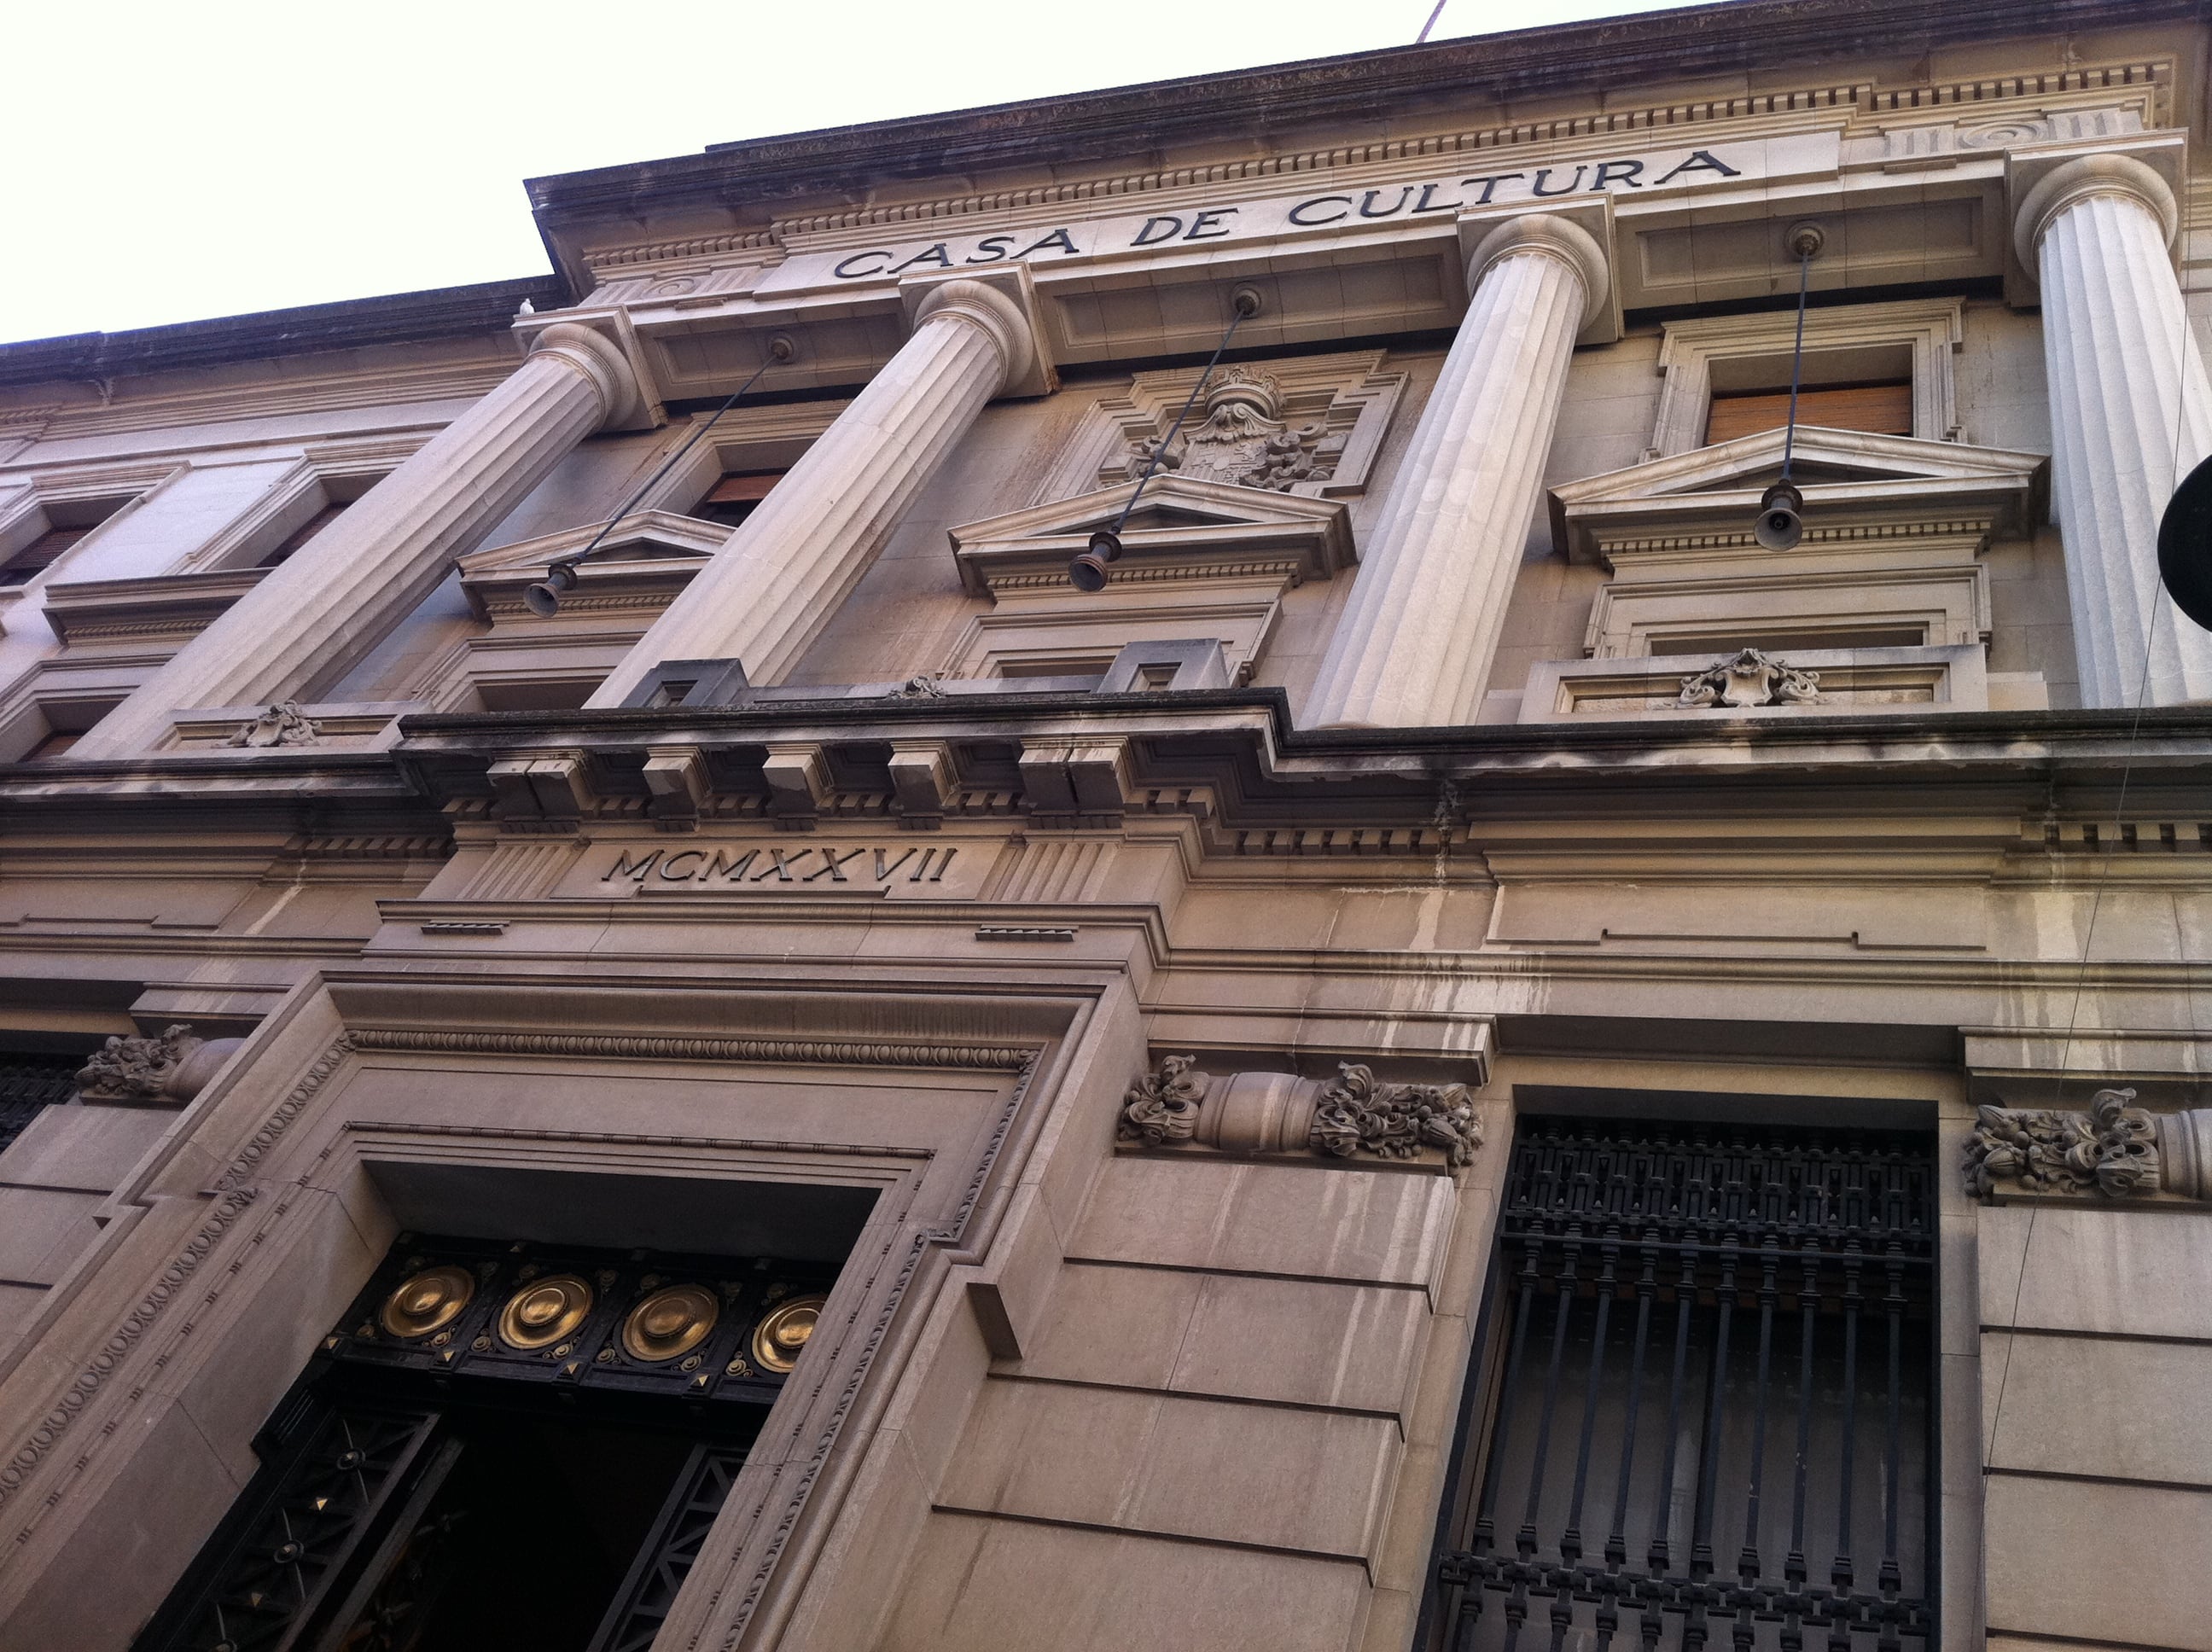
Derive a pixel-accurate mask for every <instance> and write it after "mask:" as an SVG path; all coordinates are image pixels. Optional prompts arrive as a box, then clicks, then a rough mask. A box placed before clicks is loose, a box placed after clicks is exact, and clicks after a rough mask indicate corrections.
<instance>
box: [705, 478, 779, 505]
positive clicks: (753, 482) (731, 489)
mask: <svg viewBox="0 0 2212 1652" xmlns="http://www.w3.org/2000/svg"><path fill="white" fill-rule="evenodd" d="M782 480H783V472H782V471H754V472H753V473H752V474H751V475H750V476H726V477H723V478H722V479H721V480H720V482H717V483H715V484H714V492H712V493H710V494H708V495H707V503H708V504H709V505H736V504H746V503H750V502H751V501H756V500H761V499H766V498H767V497H768V490H769V489H770V488H773V487H774V486H775V484H776V483H779V482H781V481H782Z"/></svg>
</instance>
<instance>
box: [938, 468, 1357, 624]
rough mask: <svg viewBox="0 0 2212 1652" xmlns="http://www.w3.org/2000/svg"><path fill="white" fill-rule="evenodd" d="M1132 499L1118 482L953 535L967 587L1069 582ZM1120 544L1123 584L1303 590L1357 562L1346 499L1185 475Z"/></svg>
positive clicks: (1128, 526) (1147, 506)
mask: <svg viewBox="0 0 2212 1652" xmlns="http://www.w3.org/2000/svg"><path fill="white" fill-rule="evenodd" d="M1128 498H1129V484H1128V483H1115V485H1113V486H1111V487H1107V488H1097V489H1092V490H1091V491H1090V492H1088V493H1083V494H1078V495H1075V496H1074V497H1073V498H1070V499H1060V500H1054V501H1052V502H1051V503H1050V504H1045V505H1032V506H1030V507H1027V508H1025V509H1023V510H1018V511H1009V512H1007V513H1005V514H1004V515H1001V516H993V517H987V518H985V519H983V520H981V521H979V522H969V523H966V524H964V525H962V526H959V527H957V528H954V529H952V530H951V532H950V534H949V536H948V537H949V538H951V542H952V554H953V556H954V558H955V560H957V562H958V563H959V565H960V580H961V583H962V585H963V586H965V587H966V588H967V589H968V591H969V592H970V593H972V594H974V595H975V596H979V597H980V596H987V595H995V594H997V593H998V592H1001V591H1005V590H1009V589H1032V588H1037V587H1040V586H1046V585H1053V584H1057V585H1066V583H1067V562H1068V559H1069V558H1070V557H1071V556H1074V555H1075V553H1076V552H1078V551H1079V550H1082V549H1083V547H1084V545H1085V543H1086V542H1087V541H1088V540H1089V539H1090V538H1091V534H1093V533H1094V532H1096V531H1097V530H1099V529H1100V528H1104V527H1111V526H1112V525H1113V523H1114V519H1115V517H1116V516H1118V515H1119V514H1120V513H1121V507H1122V506H1123V505H1124V504H1126V503H1127V501H1128ZM1121 544H1122V556H1121V561H1120V562H1117V563H1115V567H1114V574H1113V578H1114V580H1119V581H1124V582H1126V581H1128V580H1163V579H1168V580H1173V579H1207V578H1217V577H1228V576H1231V575H1234V574H1238V573H1240V572H1252V573H1261V572H1267V573H1273V574H1282V575H1285V576H1286V577H1287V578H1288V579H1289V580H1290V581H1291V583H1293V584H1295V583H1298V582H1300V581H1302V580H1325V579H1328V578H1329V577H1330V576H1331V575H1333V574H1335V573H1337V572H1338V571H1339V570H1340V569H1341V568H1349V567H1351V566H1352V562H1354V561H1355V560H1356V556H1355V552H1354V551H1353V549H1352V525H1351V521H1350V519H1349V517H1348V516H1347V514H1346V507H1345V506H1344V505H1343V503H1342V502H1341V501H1337V500H1334V499H1315V498H1310V497H1308V496H1305V495H1297V494H1283V493H1275V492H1272V491H1269V490H1267V489H1258V488H1245V487H1239V486H1237V484H1235V483H1224V482H1202V481H1198V480H1195V479H1192V478H1188V477H1176V476H1156V477H1153V478H1152V481H1151V482H1150V483H1148V484H1146V488H1145V495H1144V498H1143V500H1142V501H1139V505H1138V507H1137V508H1136V510H1135V511H1134V512H1133V513H1131V514H1130V517H1129V519H1128V521H1127V522H1126V523H1125V524H1123V525H1122V527H1121ZM1068 588H1069V589H1070V590H1073V586H1068Z"/></svg>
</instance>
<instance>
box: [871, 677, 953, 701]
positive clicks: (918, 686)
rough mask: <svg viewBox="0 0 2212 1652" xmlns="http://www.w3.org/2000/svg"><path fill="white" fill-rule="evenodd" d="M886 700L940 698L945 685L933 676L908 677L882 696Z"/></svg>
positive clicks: (942, 695)
mask: <svg viewBox="0 0 2212 1652" xmlns="http://www.w3.org/2000/svg"><path fill="white" fill-rule="evenodd" d="M884 698H885V699H886V700H942V699H944V698H945V685H944V684H943V683H940V682H939V681H938V679H937V678H936V677H908V678H907V680H906V681H905V682H903V683H900V684H899V685H898V687H896V688H895V689H892V690H891V691H890V693H889V694H887V695H884Z"/></svg>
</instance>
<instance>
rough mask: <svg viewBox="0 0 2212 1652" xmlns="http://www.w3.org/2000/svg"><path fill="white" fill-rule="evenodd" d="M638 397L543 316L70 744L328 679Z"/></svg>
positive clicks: (88, 751)
mask: <svg viewBox="0 0 2212 1652" xmlns="http://www.w3.org/2000/svg"><path fill="white" fill-rule="evenodd" d="M639 398H640V392H639V388H638V385H637V380H636V379H635V377H634V376H633V375H632V374H631V372H630V368H629V363H628V362H627V361H624V359H623V354H622V351H621V350H620V349H618V348H617V346H616V345H615V344H613V343H611V342H610V341H609V340H607V339H606V338H605V337H601V336H600V335H599V334H598V333H596V332H593V331H591V330H590V329H589V328H587V327H582V326H578V325H575V324H574V323H571V322H561V323H556V325H553V326H550V327H548V328H547V329H546V330H545V331H544V332H542V333H540V334H539V335H538V337H537V340H536V341H535V343H533V344H532V348H531V351H530V354H529V355H528V356H527V357H526V359H525V360H524V361H523V363H522V365H521V366H520V367H517V368H516V369H515V370H514V372H513V373H512V374H509V375H508V376H507V380H505V382H503V383H502V384H501V385H500V386H499V387H498V388H497V389H495V390H494V391H493V392H490V394H489V395H487V396H485V397H484V398H483V399H482V400H481V401H479V402H477V404H476V405H475V406H473V407H471V408H470V409H469V410H468V411H467V412H465V413H464V414H462V415H461V416H460V417H459V418H458V419H455V420H454V421H453V422H452V423H451V424H449V425H447V427H446V428H444V429H443V430H441V431H440V432H439V433H438V434H436V435H435V436H433V437H432V438H431V439H430V440H428V442H425V443H424V444H423V445H422V447H421V448H419V449H418V450H417V451H416V452H415V453H414V454H413V456H412V457H410V459H407V460H406V461H405V462H404V464H402V465H400V466H399V468H398V469H397V470H396V471H392V474H391V475H389V476H387V477H385V478H384V479H383V480H382V481H380V482H379V483H377V484H376V485H375V486H374V487H373V488H371V489H369V490H368V492H367V493H365V494H363V495H362V496H361V499H360V500H359V501H357V502H356V504H355V505H354V506H353V507H352V508H350V509H349V510H348V511H347V512H346V513H344V514H343V516H340V517H339V518H338V519H337V520H336V521H334V522H332V523H331V525H329V526H328V527H326V528H325V529H324V530H323V531H321V532H320V533H318V534H317V535H316V536H315V537H314V538H313V539H311V540H309V541H308V542H307V544H306V545H304V546H303V547H301V550H300V551H299V553H298V554H297V555H296V556H293V557H291V558H290V559H289V560H288V561H286V562H283V563H281V564H280V565H279V566H277V567H276V568H273V569H271V570H270V573H269V574H268V575H267V576H266V577H265V578H264V579H263V580H262V581H261V582H260V583H259V584H258V585H257V586H254V587H253V589H252V590H251V591H249V592H246V595H245V596H244V597H242V598H240V599H239V600H238V602H237V603H236V604H234V606H233V607H232V608H230V609H229V610H228V611H227V612H226V613H224V614H223V615H222V616H221V617H220V618H219V619H217V620H216V622H215V623H214V624H212V625H210V626H209V627H208V629H206V630H204V631H203V632H201V633H200V634H199V635H197V637H194V638H193V639H192V640H191V641H190V642H188V643H186V644H185V646H184V647H182V648H181V649H179V650H178V652H177V653H176V655H175V656H174V658H173V659H170V660H169V662H168V663H167V665H163V666H162V667H161V670H160V671H156V672H155V674H154V675H153V676H152V677H150V678H149V679H148V680H147V681H146V683H144V684H143V686H141V687H140V688H139V689H137V692H135V693H134V694H132V695H131V696H130V698H128V699H126V700H125V701H124V702H123V703H122V704H121V705H119V706H118V707H117V708H115V709H114V710H113V711H112V712H110V713H108V714H107V715H106V717H104V718H102V719H101V720H100V723H99V724H98V726H95V727H94V729H93V730H92V731H91V732H89V733H88V734H87V735H86V736H85V737H84V738H83V739H82V740H80V741H79V742H78V743H77V745H76V750H77V751H78V752H79V753H81V754H82V755H83V756H88V757H124V756H131V755H132V754H133V753H136V752H139V751H144V750H149V749H150V748H152V747H154V746H156V745H158V744H161V740H162V739H163V738H164V737H165V736H166V735H167V732H168V731H169V727H170V724H171V720H172V719H173V716H174V714H176V713H177V712H178V711H179V710H181V709H184V708H189V707H194V706H244V705H257V704H266V703H269V702H271V701H280V700H287V699H305V698H307V697H309V696H310V695H313V694H314V693H316V692H317V691H318V690H319V689H324V688H326V687H327V686H328V685H329V684H330V683H332V682H335V681H336V680H337V678H338V677H341V676H343V674H344V673H345V671H347V670H348V669H349V667H351V666H352V665H354V664H355V663H356V661H357V660H358V659H360V658H361V657H362V655H363V654H364V653H367V652H368V650H369V649H370V648H372V647H375V645H376V644H377V642H378V641H380V639H382V638H383V637H384V636H385V635H386V634H387V633H388V632H389V631H390V630H391V629H392V627H393V626H395V625H397V624H398V623H399V622H400V621H401V620H403V619H404V618H405V617H406V616H408V615H409V614H410V613H411V612H412V611H413V610H414V609H415V607H416V604H419V603H420V602H421V601H422V598H424V597H426V596H428V594H429V592H430V591H431V590H432V589H433V588H434V587H435V586H436V585H437V583H438V581H439V580H441V579H443V578H445V576H446V574H447V572H448V571H449V570H450V569H451V568H452V567H453V558H454V557H455V556H458V555H459V554H460V553H461V552H463V551H465V550H470V549H471V548H472V547H473V546H474V545H475V544H476V543H477V541H478V540H480V539H482V538H483V536H484V535H485V534H487V533H489V531H491V530H492V529H493V528H494V527H495V526H497V525H498V524H499V522H500V521H501V519H502V518H504V517H505V516H506V515H507V513H508V512H510V511H512V510H513V508H514V507H516V506H517V505H519V504H520V503H521V502H522V500H523V499H524V497H525V496H526V495H528V494H529V492H530V490H531V489H533V488H535V487H536V486H537V485H538V483H540V482H542V481H544V479H545V477H546V475H547V474H548V473H549V472H550V471H551V470H552V469H553V467H554V466H555V465H557V464H559V463H560V461H561V460H562V458H564V457H565V456H566V455H567V454H568V452H569V451H570V450H571V449H572V448H574V446H576V444H577V443H578V442H580V441H581V440H583V439H584V438H585V437H586V436H588V435H590V434H592V432H594V431H596V430H598V429H599V428H601V427H602V426H604V425H606V424H609V423H614V422H620V421H622V420H623V419H625V418H627V417H628V416H629V415H630V414H631V413H632V412H634V411H635V409H636V407H637V405H638V403H639Z"/></svg>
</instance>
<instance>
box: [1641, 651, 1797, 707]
mask: <svg viewBox="0 0 2212 1652" xmlns="http://www.w3.org/2000/svg"><path fill="white" fill-rule="evenodd" d="M1819 698H1820V673H1819V672H1818V671H1793V670H1791V669H1790V667H1789V666H1787V665H1784V664H1783V663H1782V662H1781V661H1780V660H1778V659H1768V658H1767V657H1766V656H1765V654H1763V653H1760V652H1759V650H1758V649H1756V648H1746V649H1744V650H1742V651H1741V653H1736V654H1735V655H1734V656H1732V657H1731V658H1729V659H1723V660H1722V661H1721V662H1720V663H1719V664H1718V665H1715V666H1714V667H1713V668H1712V669H1711V671H1697V672H1693V673H1692V675H1690V676H1688V677H1684V678H1683V679H1682V695H1681V698H1680V699H1679V700H1677V701H1675V702H1674V703H1675V704H1677V705H1679V706H1682V707H1685V708H1695V707H1699V706H1733V707H1735V708H1737V709H1739V710H1744V709H1748V708H1751V707H1753V706H1808V705H1810V704H1812V703H1813V702H1814V701H1816V700H1818V699H1819Z"/></svg>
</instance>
